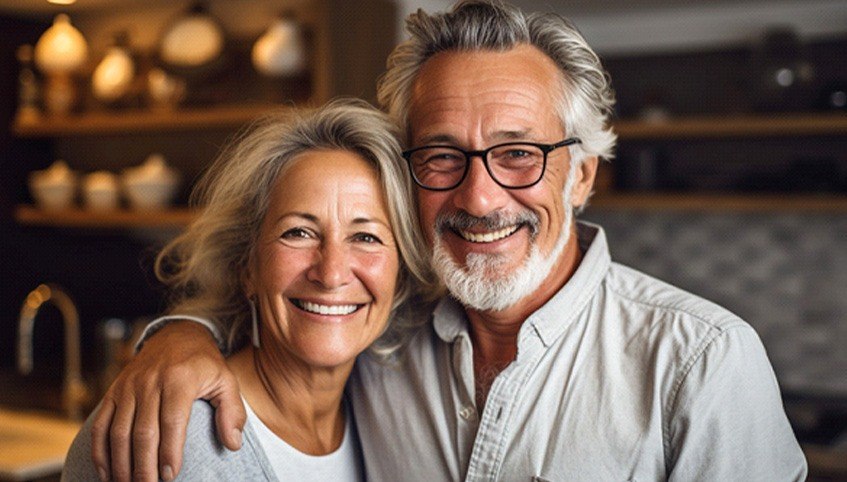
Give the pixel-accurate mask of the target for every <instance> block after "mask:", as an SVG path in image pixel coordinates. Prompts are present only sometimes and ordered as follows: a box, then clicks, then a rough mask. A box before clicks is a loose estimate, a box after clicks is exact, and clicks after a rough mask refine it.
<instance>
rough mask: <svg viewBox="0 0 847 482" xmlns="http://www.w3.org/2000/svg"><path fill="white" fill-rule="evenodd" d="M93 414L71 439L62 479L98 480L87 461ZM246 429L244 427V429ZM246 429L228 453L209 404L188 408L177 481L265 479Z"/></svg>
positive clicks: (201, 403)
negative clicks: (238, 446) (219, 437)
mask: <svg viewBox="0 0 847 482" xmlns="http://www.w3.org/2000/svg"><path fill="white" fill-rule="evenodd" d="M93 418H94V415H93V414H92V415H91V416H90V417H89V418H88V420H86V422H85V424H84V425H83V427H82V429H81V430H80V431H79V433H78V434H77V436H76V438H75V439H74V442H73V444H71V448H70V450H69V451H68V456H67V458H66V460H65V467H64V470H63V472H62V480H63V481H64V480H67V481H77V480H79V481H82V480H86V481H87V480H98V478H99V477H98V476H97V469H96V468H95V467H94V463H93V462H92V460H91V424H92V421H93ZM245 428H247V427H245ZM250 437H251V432H250V430H245V439H244V443H243V444H242V447H241V450H238V451H236V452H232V451H230V450H228V449H227V448H226V447H224V446H223V444H221V443H220V442H219V441H218V438H217V435H216V433H215V409H214V407H212V406H211V405H210V404H209V402H206V401H204V400H197V401H195V402H194V404H193V405H192V407H191V417H190V419H189V422H188V427H187V429H186V435H185V448H184V449H183V460H182V467H181V469H180V472H179V476H178V477H177V480H235V479H242V480H268V479H269V478H270V479H273V477H269V476H268V474H267V473H266V472H265V471H264V470H263V467H265V466H266V464H264V463H261V462H259V459H260V458H262V457H263V455H261V454H260V453H258V452H257V451H256V450H257V449H256V445H255V444H254V443H253V441H252V439H251V438H250Z"/></svg>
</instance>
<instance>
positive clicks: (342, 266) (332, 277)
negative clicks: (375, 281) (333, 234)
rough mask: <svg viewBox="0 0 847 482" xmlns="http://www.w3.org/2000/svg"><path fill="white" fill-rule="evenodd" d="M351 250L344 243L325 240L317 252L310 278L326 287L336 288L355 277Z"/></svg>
mask: <svg viewBox="0 0 847 482" xmlns="http://www.w3.org/2000/svg"><path fill="white" fill-rule="evenodd" d="M351 262H352V258H351V257H350V251H349V249H347V247H346V246H344V244H343V243H337V242H333V241H329V242H325V243H324V244H323V245H322V246H321V248H320V250H319V251H318V252H317V253H316V256H315V261H314V263H313V264H312V267H311V268H310V270H309V274H308V279H309V280H310V281H312V282H315V283H317V284H319V285H321V286H322V287H324V288H326V289H335V288H338V287H341V286H344V285H346V284H348V283H350V282H351V281H352V279H353V270H352V266H351Z"/></svg>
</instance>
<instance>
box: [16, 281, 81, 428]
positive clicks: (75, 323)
mask: <svg viewBox="0 0 847 482" xmlns="http://www.w3.org/2000/svg"><path fill="white" fill-rule="evenodd" d="M48 301H50V302H51V303H53V305H55V306H56V308H58V309H59V312H61V314H62V319H63V321H64V324H65V374H64V382H63V383H64V384H63V387H62V407H63V408H64V410H65V413H66V414H67V416H68V418H69V419H72V420H81V419H82V416H83V410H82V408H83V405H84V404H85V403H87V401H88V399H89V397H90V395H89V392H88V388H87V387H86V386H85V383H84V382H83V380H82V375H81V371H82V370H81V365H82V364H81V362H80V346H79V345H80V341H79V338H80V334H79V313H78V312H77V309H76V305H74V302H73V300H71V297H70V296H68V294H67V293H65V291H64V290H62V289H61V288H59V287H58V286H56V285H53V284H42V285H39V286H38V288H36V289H34V290H32V291H31V292H30V293H29V295H27V297H26V300H25V301H24V304H23V306H22V307H21V317H20V320H19V322H18V371H19V372H20V373H21V374H24V375H27V374H29V373H31V372H32V331H33V325H34V324H35V315H36V314H37V313H38V310H39V308H40V307H41V305H42V304H44V303H46V302H48Z"/></svg>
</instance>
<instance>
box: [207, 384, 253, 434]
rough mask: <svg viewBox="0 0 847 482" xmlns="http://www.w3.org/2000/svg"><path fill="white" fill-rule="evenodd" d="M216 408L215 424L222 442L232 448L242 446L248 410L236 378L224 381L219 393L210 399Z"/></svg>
mask: <svg viewBox="0 0 847 482" xmlns="http://www.w3.org/2000/svg"><path fill="white" fill-rule="evenodd" d="M209 403H211V404H212V406H213V407H215V408H216V410H215V426H216V428H217V431H218V438H219V439H220V441H221V443H222V444H224V446H225V447H226V448H228V449H230V450H238V449H240V448H241V441H242V435H241V434H242V432H243V431H244V424H245V423H246V422H247V412H246V411H245V409H244V402H243V401H242V400H241V392H240V391H239V389H238V382H236V381H235V378H234V377H233V378H232V379H230V380H228V381H226V382H224V383H223V384H222V386H221V389H220V391H218V393H217V395H215V396H214V397H212V398H211V399H209Z"/></svg>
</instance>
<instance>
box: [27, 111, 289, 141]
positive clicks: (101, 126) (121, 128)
mask: <svg viewBox="0 0 847 482" xmlns="http://www.w3.org/2000/svg"><path fill="white" fill-rule="evenodd" d="M287 108H290V106H284V105H275V104H245V105H229V106H218V107H206V108H182V109H176V110H172V111H168V110H149V109H136V110H125V111H96V112H89V113H85V114H78V115H70V116H67V117H44V118H43V119H42V120H40V121H38V122H31V123H22V122H19V121H16V122H15V123H14V124H13V126H12V131H13V132H14V134H15V135H17V136H19V137H62V136H84V135H97V134H120V133H133V134H135V133H139V132H161V131H174V130H192V129H202V128H210V127H238V126H240V125H243V124H246V123H248V122H250V121H253V120H255V119H257V118H259V117H261V116H263V115H266V114H268V113H270V112H273V111H276V110H282V109H287Z"/></svg>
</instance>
